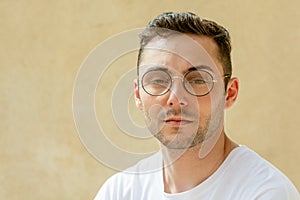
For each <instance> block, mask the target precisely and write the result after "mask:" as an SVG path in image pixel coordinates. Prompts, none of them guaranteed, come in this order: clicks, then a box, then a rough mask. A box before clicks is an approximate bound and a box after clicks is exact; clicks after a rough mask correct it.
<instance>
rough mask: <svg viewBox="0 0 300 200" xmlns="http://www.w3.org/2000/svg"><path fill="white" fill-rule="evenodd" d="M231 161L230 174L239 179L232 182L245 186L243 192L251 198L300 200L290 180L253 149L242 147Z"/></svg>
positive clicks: (235, 152)
mask: <svg viewBox="0 0 300 200" xmlns="http://www.w3.org/2000/svg"><path fill="white" fill-rule="evenodd" d="M229 159H230V161H231V162H230V165H231V167H230V169H229V170H228V173H232V174H233V177H235V179H237V180H232V181H233V182H236V183H237V184H238V185H240V186H243V187H241V188H242V190H244V192H245V191H247V192H246V193H247V194H248V195H249V196H253V197H255V199H278V198H279V197H280V198H279V199H299V193H298V191H297V189H296V188H295V186H294V185H293V184H292V182H291V181H290V180H289V178H288V177H287V176H286V175H285V174H283V173H282V172H281V171H280V170H279V169H278V168H276V167H275V166H274V165H272V164H271V163H270V162H268V161H267V160H265V159H264V158H262V157H261V156H260V155H258V154H257V153H255V152H254V151H252V150H251V149H249V148H247V147H245V146H240V147H238V148H237V149H236V150H234V151H233V152H232V155H231V156H230V158H229ZM237 176H238V177H239V178H237ZM259 197H261V198H259ZM262 197H266V198H262ZM271 197H272V198H271ZM275 197H276V198H275Z"/></svg>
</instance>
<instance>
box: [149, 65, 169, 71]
mask: <svg viewBox="0 0 300 200" xmlns="http://www.w3.org/2000/svg"><path fill="white" fill-rule="evenodd" d="M153 70H161V71H164V72H169V69H168V68H166V67H161V66H152V67H149V68H148V69H147V70H146V72H149V71H153Z"/></svg>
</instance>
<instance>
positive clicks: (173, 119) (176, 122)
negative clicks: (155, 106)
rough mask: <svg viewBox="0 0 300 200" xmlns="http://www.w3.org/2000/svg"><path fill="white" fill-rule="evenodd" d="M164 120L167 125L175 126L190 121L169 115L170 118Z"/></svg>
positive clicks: (189, 121)
mask: <svg viewBox="0 0 300 200" xmlns="http://www.w3.org/2000/svg"><path fill="white" fill-rule="evenodd" d="M164 122H165V123H166V124H168V125H176V126H178V125H185V124H189V123H192V121H191V120H189V119H185V118H181V117H171V118H168V119H166V120H164Z"/></svg>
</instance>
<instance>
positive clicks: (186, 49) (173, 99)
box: [135, 35, 225, 149]
mask: <svg viewBox="0 0 300 200" xmlns="http://www.w3.org/2000/svg"><path fill="white" fill-rule="evenodd" d="M149 71H151V73H152V72H153V71H154V73H152V74H150V75H148V74H147V73H149ZM189 71H193V73H191V75H190V74H189V75H188V76H186V77H187V79H188V80H184V81H186V83H184V84H185V85H184V84H183V79H184V75H185V74H187V72H189ZM145 74H147V76H146V75H145ZM168 75H170V76H168ZM170 77H172V81H170ZM199 77H203V79H204V80H206V81H207V82H203V81H202V79H201V80H200V78H199ZM223 77H224V74H223V68H222V65H221V63H220V61H219V60H218V47H217V45H216V44H215V42H214V41H213V39H210V38H208V37H203V36H202V37H200V36H195V35H181V36H178V35H176V36H171V37H169V38H166V39H163V38H157V39H154V40H153V41H151V42H150V43H149V44H148V45H147V46H146V48H145V50H144V52H143V54H142V58H141V62H140V65H139V80H138V83H137V82H136V83H135V96H136V104H137V106H138V107H139V108H140V109H141V110H142V111H143V112H144V115H145V121H146V124H147V126H148V128H149V130H150V131H151V133H152V134H153V135H154V136H155V137H156V138H157V139H158V140H159V141H160V142H161V143H162V144H163V145H165V146H166V147H167V148H169V149H188V148H191V147H194V146H197V145H199V144H201V143H202V142H203V141H206V140H208V139H209V138H212V137H211V136H216V135H217V136H218V134H219V133H221V131H222V130H223V118H224V105H225V88H224V81H223V80H224V78H223ZM168 80H169V81H168ZM193 84H194V85H196V86H192V85H193ZM149 85H150V86H149ZM162 87H163V88H162ZM189 88H190V89H189ZM198 88H199V91H198ZM188 90H189V91H188ZM205 90H206V91H207V92H204V91H205ZM205 93H207V94H206V95H203V94H205ZM193 94H200V95H197V96H195V95H193ZM201 95H203V96H201Z"/></svg>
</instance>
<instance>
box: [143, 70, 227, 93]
mask: <svg viewBox="0 0 300 200" xmlns="http://www.w3.org/2000/svg"><path fill="white" fill-rule="evenodd" d="M229 77H230V75H225V76H224V78H229ZM174 78H180V79H182V84H183V86H184V88H185V90H186V91H187V92H188V93H190V94H191V95H194V96H198V97H199V96H205V95H207V94H208V93H209V92H210V91H211V90H212V89H213V87H214V84H215V83H216V82H217V80H215V79H214V78H213V76H212V75H211V74H210V73H209V72H207V71H205V70H199V69H195V70H191V71H188V72H186V73H185V74H184V75H183V76H173V77H171V75H170V74H169V73H168V72H167V71H165V70H161V69H154V70H150V71H148V72H146V73H145V74H144V75H143V76H142V80H141V84H142V88H143V89H144V91H145V92H146V93H148V94H149V95H152V96H161V95H164V94H166V93H167V92H168V91H169V90H170V88H171V87H172V83H173V81H174Z"/></svg>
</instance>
